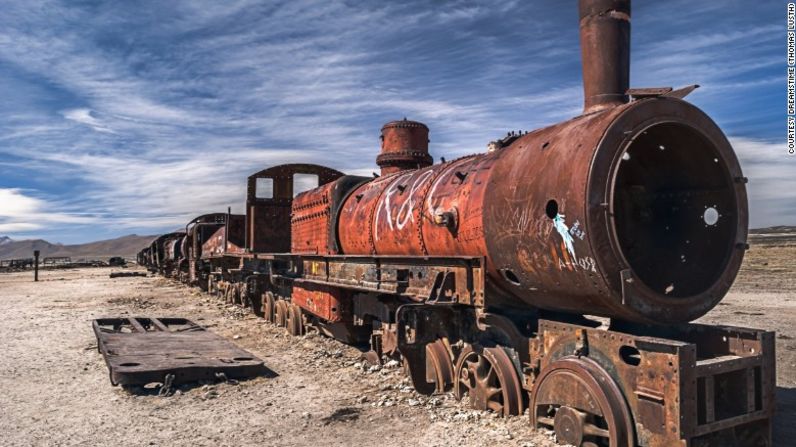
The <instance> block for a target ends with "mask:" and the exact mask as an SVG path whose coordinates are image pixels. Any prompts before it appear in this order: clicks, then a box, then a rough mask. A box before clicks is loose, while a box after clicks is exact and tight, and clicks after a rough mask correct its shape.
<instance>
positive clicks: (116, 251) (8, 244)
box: [0, 234, 155, 260]
mask: <svg viewBox="0 0 796 447" xmlns="http://www.w3.org/2000/svg"><path fill="white" fill-rule="evenodd" d="M154 238H155V236H138V235H136V234H131V235H129V236H122V237H120V238H116V239H108V240H105V241H97V242H89V243H86V244H76V245H64V244H52V243H50V242H47V241H45V240H42V239H28V240H24V241H15V240H13V239H11V238H9V237H8V236H0V259H19V258H32V257H33V251H34V250H39V251H40V252H41V257H42V258H45V257H54V256H69V257H70V258H72V259H73V260H78V259H84V258H86V259H106V258H110V257H111V256H123V257H126V258H134V257H135V255H136V253H138V252H139V251H140V250H141V249H142V248H144V247H145V246H147V245H149V243H150V242H152V240H153V239H154Z"/></svg>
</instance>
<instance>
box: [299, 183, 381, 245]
mask: <svg viewBox="0 0 796 447" xmlns="http://www.w3.org/2000/svg"><path fill="white" fill-rule="evenodd" d="M367 180H368V178H367V177H357V176H352V175H344V176H342V177H340V178H338V179H336V180H333V181H331V182H329V183H327V184H325V185H322V186H319V187H318V188H316V189H312V190H309V191H306V192H303V193H301V194H299V195H298V196H296V198H295V199H293V204H292V212H291V219H290V224H291V232H290V238H291V249H290V252H291V253H293V254H329V255H333V254H337V253H339V251H340V247H339V243H338V232H337V225H335V224H336V222H337V216H338V214H339V213H340V208H341V207H342V205H343V203H344V200H345V198H346V197H348V195H349V194H350V193H351V191H352V190H354V189H355V188H356V187H357V186H358V185H360V184H362V183H364V182H365V181H367Z"/></svg>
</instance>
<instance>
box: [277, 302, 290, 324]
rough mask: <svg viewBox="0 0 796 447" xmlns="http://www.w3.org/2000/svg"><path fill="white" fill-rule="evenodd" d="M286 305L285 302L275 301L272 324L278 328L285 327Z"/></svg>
mask: <svg viewBox="0 0 796 447" xmlns="http://www.w3.org/2000/svg"><path fill="white" fill-rule="evenodd" d="M288 312H289V310H288V304H287V301H285V300H276V311H275V313H274V322H275V323H276V325H277V326H279V327H285V325H287V314H288Z"/></svg>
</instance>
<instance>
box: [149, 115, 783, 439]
mask: <svg viewBox="0 0 796 447" xmlns="http://www.w3.org/2000/svg"><path fill="white" fill-rule="evenodd" d="M410 123H411V122H410ZM460 163H461V161H454V162H450V163H446V164H443V165H441V166H445V165H449V167H450V166H455V165H457V164H460ZM455 172H456V171H452V172H451V173H452V175H453V177H455ZM400 176H401V174H400V173H386V174H385V175H384V176H383V178H380V179H381V180H380V179H375V180H373V179H368V178H362V177H354V176H345V175H343V174H342V173H340V172H337V171H335V170H333V169H329V168H325V167H322V166H317V165H310V164H290V165H281V166H276V167H273V168H270V169H266V170H264V171H261V172H258V173H256V174H254V175H252V176H250V177H249V178H248V194H247V201H246V214H245V215H234V214H230V213H216V214H207V215H202V216H199V217H197V218H196V219H194V220H192V221H191V222H189V223H188V224H187V225H186V228H185V231H180V232H174V233H168V234H165V235H163V236H160V237H158V238H157V239H156V240H155V241H153V242H152V244H151V245H150V246H149V247H147V248H145V249H144V250H142V251H141V252H140V253H139V255H138V261H139V263H141V264H142V265H145V266H147V267H148V268H149V269H150V270H152V271H156V272H158V273H160V274H162V275H164V276H167V277H171V278H175V279H178V280H180V281H182V282H184V283H186V284H189V285H192V286H197V287H200V288H201V289H202V290H204V291H207V292H209V293H214V294H217V295H219V296H221V297H223V298H224V299H225V300H227V301H229V302H234V303H238V304H240V305H242V306H246V307H248V308H250V309H251V311H252V312H253V313H255V314H256V315H258V316H261V317H263V318H264V320H265V321H267V322H269V323H273V324H276V325H278V326H282V327H285V328H286V330H287V331H288V332H289V333H290V334H293V335H301V334H303V333H304V332H305V331H306V330H307V328H308V327H313V328H314V329H315V330H318V331H319V332H321V333H323V334H325V335H328V336H331V337H334V338H337V339H339V340H341V341H343V342H345V343H351V344H357V345H360V346H364V347H366V351H367V352H366V358H368V359H369V360H370V361H372V362H380V361H383V360H385V359H387V358H396V359H399V360H401V361H402V362H404V363H405V365H406V370H407V371H408V372H409V374H410V376H411V379H412V382H413V384H414V386H415V388H416V389H417V391H419V392H421V393H426V394H431V393H440V392H449V391H453V392H454V393H455V394H456V396H457V397H460V398H461V397H465V398H467V399H468V400H469V403H470V405H472V407H474V408H477V409H484V410H492V411H496V412H498V413H501V414H503V415H518V414H522V413H523V411H524V410H525V409H526V408H530V418H531V424H533V426H537V427H548V428H551V429H554V430H556V432H557V434H558V439H559V440H560V441H561V442H562V443H563V442H568V443H570V444H572V445H584V446H590V445H597V446H602V445H605V446H614V445H617V446H619V445H650V446H664V445H713V444H709V443H707V442H713V441H710V440H716V439H720V440H722V442H727V443H725V444H721V445H739V446H740V445H744V446H746V445H754V446H757V445H760V446H763V445H770V444H769V442H770V418H771V415H772V408H773V387H774V364H773V356H772V355H771V353H772V352H773V338H772V334H771V333H768V332H762V331H755V330H746V329H741V328H730V327H716V326H705V325H697V324H684V325H670V326H665V327H656V326H647V325H632V324H630V323H621V324H620V323H618V322H617V323H615V324H614V325H613V326H610V327H606V325H605V323H604V322H603V323H602V325H601V324H600V323H599V322H598V321H596V320H594V319H587V318H585V317H583V316H582V315H580V314H566V313H560V312H549V313H546V312H542V311H539V310H538V309H517V308H516V307H506V308H504V309H501V308H500V306H495V307H493V308H487V306H485V301H488V300H487V299H485V296H484V294H485V293H489V292H488V287H486V284H485V283H486V282H487V281H488V280H487V279H486V278H485V272H484V259H483V258H479V257H437V256H422V255H412V256H396V255H388V256H379V255H371V256H364V255H351V256H347V255H345V254H343V253H341V252H340V243H339V240H340V238H341V237H340V235H339V232H340V231H344V230H343V229H341V228H339V227H338V226H337V225H338V224H339V222H340V213H341V207H342V206H343V204H344V203H345V201H346V199H348V200H354V201H357V202H361V201H362V200H363V198H364V197H359V196H358V194H359V193H356V194H354V193H355V192H356V191H358V190H360V189H361V188H362V186H363V185H369V184H372V183H385V182H388V179H390V178H392V179H393V180H395V179H396V177H400ZM308 180H310V181H313V180H314V181H315V182H317V183H318V184H319V187H318V188H317V189H310V190H308V191H304V192H302V193H300V194H297V193H298V192H299V189H305V188H306V187H307V186H308V183H307V181H308ZM383 189H385V190H386V189H387V188H383ZM294 196H295V197H294ZM401 203H403V202H401ZM398 209H400V207H399V208H398ZM510 279H511V278H510ZM614 327H617V329H614ZM573 433H574V434H573ZM701 440H704V443H702V444H700V442H701ZM727 440H735V441H732V442H735V443H732V442H728V441H727ZM588 442H591V444H588ZM706 443H707V444H706Z"/></svg>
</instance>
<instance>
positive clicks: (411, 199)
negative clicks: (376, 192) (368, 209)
mask: <svg viewBox="0 0 796 447" xmlns="http://www.w3.org/2000/svg"><path fill="white" fill-rule="evenodd" d="M413 174H414V173H409V174H405V175H402V176H400V177H398V178H397V179H396V180H395V181H393V182H392V183H391V184H390V187H389V188H387V190H386V191H385V192H384V196H383V197H382V198H381V200H379V206H378V208H377V209H376V219H374V223H373V236H374V238H375V239H376V240H378V239H379V233H378V228H379V226H378V220H379V218H380V216H381V211H382V209H384V211H385V219H386V220H387V226H388V227H389V228H390V231H395V229H396V228H397V229H398V230H403V229H404V227H406V225H407V224H408V223H409V222H414V221H415V216H414V213H413V212H412V211H413V210H414V208H415V194H416V193H417V190H418V189H420V188H421V187H422V186H423V184H424V183H425V182H426V181H427V180H428V179H429V178H431V177H432V176H433V175H434V172H433V171H430V170H429V171H425V172H423V173H422V174H420V175H418V176H417V178H416V179H415V180H414V181H413V182H412V186H411V187H410V188H406V185H404V181H405V180H406V179H407V178H410V177H411V176H412V175H413ZM401 186H403V190H402V189H401V188H400V187H401ZM398 192H401V195H402V196H403V197H404V200H403V202H401V203H400V204H397V203H396V204H394V203H393V200H394V198H393V197H394V196H395V194H396V193H398ZM393 207H397V208H398V210H397V212H396V213H395V216H393Z"/></svg>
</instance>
